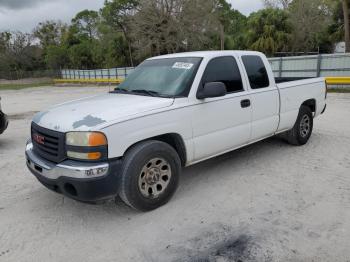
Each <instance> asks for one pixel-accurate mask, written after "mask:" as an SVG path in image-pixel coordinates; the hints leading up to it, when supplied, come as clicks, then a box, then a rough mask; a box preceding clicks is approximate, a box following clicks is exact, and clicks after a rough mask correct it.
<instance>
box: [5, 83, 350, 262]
mask: <svg viewBox="0 0 350 262" xmlns="http://www.w3.org/2000/svg"><path fill="white" fill-rule="evenodd" d="M107 91H108V88H104V87H43V88H35V89H24V90H19V91H18V90H17V91H0V95H1V97H2V106H3V110H4V111H5V112H6V113H7V114H9V116H10V125H9V129H8V130H7V131H6V132H5V133H4V134H3V135H0V179H1V181H0V261H16V262H18V261H332V262H333V261H350V249H349V243H350V219H349V217H350V94H330V95H329V97H328V102H327V103H328V107H327V110H326V113H325V114H324V115H322V116H321V117H319V118H318V119H316V120H315V122H314V133H313V135H312V137H311V139H310V141H309V143H308V144H307V145H305V146H302V147H295V146H291V145H288V144H286V143H284V142H283V141H282V140H280V139H278V138H271V139H267V140H265V141H262V142H259V143H257V144H254V145H251V146H248V147H245V148H242V149H239V150H237V151H234V152H231V153H228V154H225V155H223V156H220V157H216V158H214V159H211V160H208V161H205V162H203V163H200V164H197V165H194V166H191V167H189V168H187V169H185V170H184V172H183V174H182V176H181V181H180V187H179V189H178V191H177V193H176V194H175V196H174V198H173V199H172V200H171V201H170V202H169V203H168V204H167V205H165V206H164V207H161V208H159V209H157V210H155V211H152V212H148V213H140V212H137V211H134V210H132V209H130V208H129V207H127V206H125V205H124V204H123V203H122V202H121V201H120V200H117V201H116V203H115V202H114V201H109V202H107V203H105V204H101V205H88V204H83V203H79V202H76V201H74V200H71V199H68V198H65V197H63V196H61V195H58V194H56V193H53V192H51V191H49V190H48V189H46V188H44V187H43V186H42V185H41V184H40V183H39V182H38V181H37V180H36V179H35V177H34V176H32V175H31V174H30V172H29V171H28V170H27V168H26V166H25V158H24V146H25V142H26V140H27V138H28V137H29V133H30V122H31V118H32V116H33V114H34V113H35V112H37V111H40V110H44V109H45V108H47V107H48V106H50V105H54V104H57V103H62V102H64V101H68V100H72V99H77V98H81V97H85V96H90V95H96V94H100V93H104V92H107ZM116 113H118V112H116Z"/></svg>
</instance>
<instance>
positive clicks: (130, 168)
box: [119, 141, 181, 211]
mask: <svg viewBox="0 0 350 262" xmlns="http://www.w3.org/2000/svg"><path fill="white" fill-rule="evenodd" d="M180 172H181V162H180V158H179V156H178V154H177V152H176V151H175V149H174V148H172V147H171V146H170V145H168V144H166V143H164V142H160V141H145V142H142V143H139V144H137V145H136V146H134V147H133V148H131V149H130V150H129V151H128V152H127V153H126V155H125V158H124V163H123V168H122V174H121V183H120V188H119V196H120V198H121V199H122V200H123V201H124V202H125V203H126V204H127V205H129V206H131V207H133V208H135V209H138V210H140V211H149V210H153V209H155V208H158V207H160V206H162V205H164V204H165V203H167V202H168V201H169V200H170V198H171V197H172V196H173V194H174V193H175V191H176V189H177V186H178V181H179V175H180Z"/></svg>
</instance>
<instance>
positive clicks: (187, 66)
mask: <svg viewBox="0 0 350 262" xmlns="http://www.w3.org/2000/svg"><path fill="white" fill-rule="evenodd" d="M192 67H193V64H191V63H184V62H176V63H175V64H174V65H173V68H176V69H186V70H189V69H191V68H192Z"/></svg>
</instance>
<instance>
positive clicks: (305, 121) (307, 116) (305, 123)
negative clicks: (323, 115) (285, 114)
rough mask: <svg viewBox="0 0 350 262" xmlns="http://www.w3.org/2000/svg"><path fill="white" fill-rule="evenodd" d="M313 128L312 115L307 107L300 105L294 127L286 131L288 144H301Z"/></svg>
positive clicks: (305, 140)
mask: <svg viewBox="0 0 350 262" xmlns="http://www.w3.org/2000/svg"><path fill="white" fill-rule="evenodd" d="M312 129H313V115H312V112H311V110H310V108H309V107H307V106H301V107H300V110H299V114H298V118H297V121H296V122H295V124H294V127H293V128H292V129H291V130H289V131H287V132H286V134H285V135H286V139H287V141H288V143H289V144H291V145H296V146H301V145H305V144H306V143H307V141H308V140H309V138H310V136H311V134H312Z"/></svg>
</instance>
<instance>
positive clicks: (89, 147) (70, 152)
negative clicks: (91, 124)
mask: <svg viewBox="0 0 350 262" xmlns="http://www.w3.org/2000/svg"><path fill="white" fill-rule="evenodd" d="M66 146H67V156H68V157H69V158H72V159H82V160H101V159H103V158H107V138H106V136H105V135H104V134H102V133H100V132H69V133H67V134H66Z"/></svg>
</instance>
